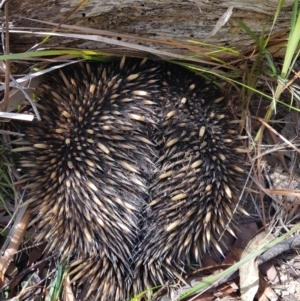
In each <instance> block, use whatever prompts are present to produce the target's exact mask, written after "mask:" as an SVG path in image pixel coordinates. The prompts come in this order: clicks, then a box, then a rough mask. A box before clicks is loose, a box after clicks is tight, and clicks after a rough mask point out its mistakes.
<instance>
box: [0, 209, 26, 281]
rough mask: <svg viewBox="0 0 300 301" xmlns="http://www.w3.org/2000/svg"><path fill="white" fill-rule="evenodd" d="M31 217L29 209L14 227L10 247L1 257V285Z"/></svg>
mask: <svg viewBox="0 0 300 301" xmlns="http://www.w3.org/2000/svg"><path fill="white" fill-rule="evenodd" d="M29 219H30V212H29V211H28V210H27V211H26V212H25V214H24V215H23V217H22V218H21V220H20V222H19V223H17V225H16V227H15V228H14V233H13V236H12V237H11V240H10V242H9V245H8V247H7V248H6V250H5V252H4V254H1V255H2V256H1V257H0V282H1V283H2V285H1V286H3V284H4V279H5V278H4V274H5V272H6V270H7V268H8V266H9V264H10V262H11V261H12V260H13V257H14V255H15V254H16V253H17V251H18V249H19V246H20V244H21V242H22V241H23V236H24V233H25V230H26V228H27V225H28V223H29Z"/></svg>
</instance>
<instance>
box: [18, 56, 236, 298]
mask: <svg viewBox="0 0 300 301" xmlns="http://www.w3.org/2000/svg"><path fill="white" fill-rule="evenodd" d="M222 100H223V98H222V97H220V92H219V90H218V89H217V88H216V87H215V86H214V85H212V84H211V83H208V84H207V83H205V81H204V80H203V79H201V78H200V77H198V76H195V75H194V74H193V73H192V72H189V71H187V70H185V69H182V68H180V67H177V66H173V65H171V64H166V63H159V62H153V61H147V60H137V59H130V60H125V59H122V60H121V61H114V62H110V63H79V64H76V65H73V66H71V67H67V68H65V69H62V70H60V71H58V72H56V73H53V74H52V75H50V76H49V77H48V79H47V80H46V81H45V83H44V84H42V85H41V87H40V91H39V95H38V109H39V111H40V114H41V118H42V121H41V122H33V123H30V124H27V125H25V126H24V127H23V131H24V133H25V134H26V140H27V141H28V143H29V144H31V145H32V147H31V148H28V147H26V148H25V151H24V152H23V157H22V158H21V159H20V163H21V165H22V166H23V168H24V169H25V171H26V175H27V176H28V180H29V181H30V184H29V186H28V187H27V189H28V190H29V193H28V195H27V199H28V200H27V203H28V204H29V206H30V208H31V211H32V215H33V216H34V220H33V223H35V224H36V226H37V231H38V235H37V241H40V242H41V241H47V250H48V251H51V252H56V253H57V254H59V255H60V256H62V258H65V259H69V260H70V261H71V276H72V277H73V280H78V282H79V283H88V285H89V292H88V295H90V293H92V292H95V300H126V299H128V298H129V296H130V294H132V293H133V292H135V293H137V292H139V291H142V290H143V289H145V288H148V287H151V286H152V285H157V284H163V282H164V281H166V280H168V279H172V278H174V277H175V276H176V275H179V274H181V273H182V272H183V271H184V270H185V265H187V266H188V265H189V264H190V263H191V262H192V261H197V262H200V260H201V252H204V251H206V250H207V249H208V248H209V245H210V243H211V244H213V245H214V246H218V236H219V235H220V234H221V233H222V232H223V230H224V229H225V228H226V226H227V223H228V222H229V221H230V219H231V218H232V215H233V210H234V208H235V207H236V204H237V197H238V193H239V188H240V187H241V180H240V175H239V174H240V172H241V171H242V169H241V168H240V165H241V160H240V159H239V157H238V156H237V155H236V154H235V149H236V147H237V142H236V133H235V131H234V130H233V129H232V125H231V124H230V123H229V120H230V116H229V113H228V111H227V109H226V108H225V106H224V104H223V102H222Z"/></svg>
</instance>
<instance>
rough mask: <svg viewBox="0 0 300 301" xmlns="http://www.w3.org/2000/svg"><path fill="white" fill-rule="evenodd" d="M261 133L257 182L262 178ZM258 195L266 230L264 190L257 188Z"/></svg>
mask: <svg viewBox="0 0 300 301" xmlns="http://www.w3.org/2000/svg"><path fill="white" fill-rule="evenodd" d="M262 137H263V136H262V135H261V136H260V137H259V144H258V151H257V152H258V160H257V163H258V164H257V166H258V169H257V177H258V181H259V183H263V180H262V171H261V169H260V167H261V156H260V154H261V148H260V145H261V143H262ZM259 192H260V193H259V195H260V202H261V211H262V223H263V226H264V228H265V231H268V229H267V224H266V213H265V206H264V192H263V191H262V190H261V189H259Z"/></svg>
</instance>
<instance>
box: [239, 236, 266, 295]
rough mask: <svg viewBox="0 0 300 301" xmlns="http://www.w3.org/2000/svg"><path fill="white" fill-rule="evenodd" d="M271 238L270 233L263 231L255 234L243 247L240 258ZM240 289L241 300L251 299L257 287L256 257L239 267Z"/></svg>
mask: <svg viewBox="0 0 300 301" xmlns="http://www.w3.org/2000/svg"><path fill="white" fill-rule="evenodd" d="M271 240H272V236H271V235H267V234H266V233H265V232H261V233H259V234H257V235H256V236H255V237H254V238H253V239H252V240H251V241H250V242H249V244H248V246H247V247H246V248H245V250H244V252H243V254H242V257H241V259H243V258H245V257H247V256H248V255H249V254H251V253H252V252H253V251H254V250H257V249H259V248H260V247H261V246H262V245H264V244H266V243H268V242H270V241H271ZM239 271H240V291H241V299H242V301H252V300H254V297H255V295H256V293H257V291H258V288H259V270H258V264H257V261H256V258H254V259H252V260H249V261H248V262H247V263H245V264H243V265H242V266H241V267H240V269H239Z"/></svg>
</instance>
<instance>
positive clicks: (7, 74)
mask: <svg viewBox="0 0 300 301" xmlns="http://www.w3.org/2000/svg"><path fill="white" fill-rule="evenodd" d="M8 23H9V22H8V4H7V3H6V4H5V38H6V39H5V53H6V54H9V24H8ZM5 62H6V71H5V94H4V103H3V111H4V112H6V111H7V108H8V100H9V77H10V61H9V60H6V61H5Z"/></svg>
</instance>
